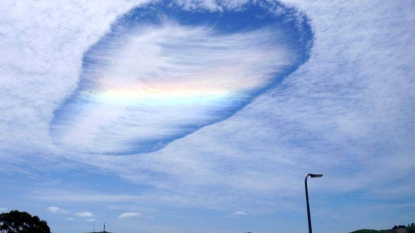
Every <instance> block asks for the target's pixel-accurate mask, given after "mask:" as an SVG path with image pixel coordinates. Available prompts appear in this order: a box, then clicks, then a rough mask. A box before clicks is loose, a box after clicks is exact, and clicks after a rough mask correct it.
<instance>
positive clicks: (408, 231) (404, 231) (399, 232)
mask: <svg viewBox="0 0 415 233" xmlns="http://www.w3.org/2000/svg"><path fill="white" fill-rule="evenodd" d="M350 233H415V227H406V228H398V229H390V230H380V231H377V230H370V229H363V230H357V231H353V232H350Z"/></svg>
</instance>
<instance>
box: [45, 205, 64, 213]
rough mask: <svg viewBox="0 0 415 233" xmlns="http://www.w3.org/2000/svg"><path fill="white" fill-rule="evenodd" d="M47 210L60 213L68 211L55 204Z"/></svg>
mask: <svg viewBox="0 0 415 233" xmlns="http://www.w3.org/2000/svg"><path fill="white" fill-rule="evenodd" d="M48 211H49V212H51V213H62V214H67V213H69V211H67V210H64V209H61V208H59V207H56V206H51V207H48Z"/></svg>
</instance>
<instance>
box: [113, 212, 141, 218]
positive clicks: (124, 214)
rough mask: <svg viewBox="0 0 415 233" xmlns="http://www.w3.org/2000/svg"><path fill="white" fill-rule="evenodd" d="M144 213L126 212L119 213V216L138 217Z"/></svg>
mask: <svg viewBox="0 0 415 233" xmlns="http://www.w3.org/2000/svg"><path fill="white" fill-rule="evenodd" d="M141 216H142V214H140V213H137V212H126V213H122V214H120V215H118V218H138V217H141Z"/></svg>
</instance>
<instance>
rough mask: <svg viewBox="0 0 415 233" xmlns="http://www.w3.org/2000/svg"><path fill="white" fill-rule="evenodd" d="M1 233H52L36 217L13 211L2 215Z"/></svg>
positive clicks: (0, 216) (0, 222)
mask: <svg viewBox="0 0 415 233" xmlns="http://www.w3.org/2000/svg"><path fill="white" fill-rule="evenodd" d="M0 233H50V228H49V226H48V223H47V222H46V221H43V220H40V219H39V217H38V216H36V215H35V216H32V215H30V214H29V213H27V212H20V211H17V210H12V211H10V212H9V213H2V214H0Z"/></svg>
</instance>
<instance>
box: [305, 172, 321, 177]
mask: <svg viewBox="0 0 415 233" xmlns="http://www.w3.org/2000/svg"><path fill="white" fill-rule="evenodd" d="M308 175H309V176H310V177H311V178H320V177H322V176H323V174H311V173H310V174H308Z"/></svg>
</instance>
